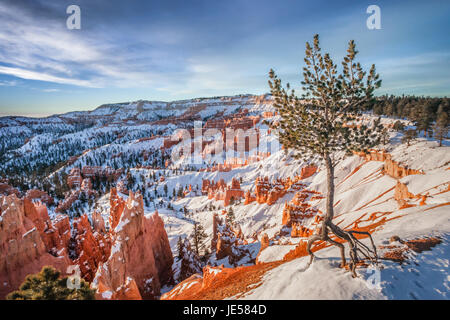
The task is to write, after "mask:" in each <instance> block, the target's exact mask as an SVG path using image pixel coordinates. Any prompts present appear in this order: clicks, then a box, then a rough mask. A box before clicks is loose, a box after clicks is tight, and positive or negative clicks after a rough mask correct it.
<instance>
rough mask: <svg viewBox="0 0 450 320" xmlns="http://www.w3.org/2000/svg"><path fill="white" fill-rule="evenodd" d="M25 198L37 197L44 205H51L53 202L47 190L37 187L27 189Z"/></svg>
mask: <svg viewBox="0 0 450 320" xmlns="http://www.w3.org/2000/svg"><path fill="white" fill-rule="evenodd" d="M25 198H27V199H28V200H36V199H38V200H40V201H41V202H43V203H45V204H46V205H52V204H53V203H54V199H53V198H52V197H50V196H49V195H48V193H47V192H45V191H42V190H39V189H32V190H28V191H27V193H26V194H25Z"/></svg>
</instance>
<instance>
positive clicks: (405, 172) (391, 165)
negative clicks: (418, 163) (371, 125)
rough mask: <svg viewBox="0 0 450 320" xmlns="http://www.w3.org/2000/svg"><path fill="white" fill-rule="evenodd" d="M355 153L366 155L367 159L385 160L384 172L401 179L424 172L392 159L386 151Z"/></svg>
mask: <svg viewBox="0 0 450 320" xmlns="http://www.w3.org/2000/svg"><path fill="white" fill-rule="evenodd" d="M355 154H357V155H359V156H363V157H365V158H366V160H367V161H383V162H384V172H385V173H386V174H388V175H390V176H391V177H393V178H396V179H401V178H403V177H406V176H409V175H412V174H423V172H422V171H420V170H415V169H411V168H408V167H405V166H403V165H401V164H400V163H398V162H396V161H394V160H392V157H391V155H390V154H389V153H386V152H385V151H377V150H369V152H368V153H361V152H359V153H355Z"/></svg>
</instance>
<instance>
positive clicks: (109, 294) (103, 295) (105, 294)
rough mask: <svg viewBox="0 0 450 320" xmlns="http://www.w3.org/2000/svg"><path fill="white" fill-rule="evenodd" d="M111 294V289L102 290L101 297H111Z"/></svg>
mask: <svg viewBox="0 0 450 320" xmlns="http://www.w3.org/2000/svg"><path fill="white" fill-rule="evenodd" d="M112 295H113V293H112V292H111V291H104V292H102V298H104V299H111V298H112Z"/></svg>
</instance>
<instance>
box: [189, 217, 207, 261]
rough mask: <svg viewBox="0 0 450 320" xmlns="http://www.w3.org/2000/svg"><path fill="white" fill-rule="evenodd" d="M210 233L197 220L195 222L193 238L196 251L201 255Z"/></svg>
mask: <svg viewBox="0 0 450 320" xmlns="http://www.w3.org/2000/svg"><path fill="white" fill-rule="evenodd" d="M207 237H208V235H207V234H206V232H205V229H204V228H203V226H202V225H201V224H200V223H198V222H197V221H196V222H194V229H193V230H192V234H191V239H192V245H193V247H194V250H195V253H196V254H197V255H198V256H200V251H201V250H203V248H204V247H205V243H204V241H205V239H206V238H207Z"/></svg>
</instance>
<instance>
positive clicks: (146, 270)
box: [93, 192, 173, 299]
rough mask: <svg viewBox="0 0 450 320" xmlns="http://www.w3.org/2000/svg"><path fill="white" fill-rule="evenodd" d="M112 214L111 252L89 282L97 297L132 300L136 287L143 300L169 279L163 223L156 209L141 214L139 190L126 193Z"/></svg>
mask: <svg viewBox="0 0 450 320" xmlns="http://www.w3.org/2000/svg"><path fill="white" fill-rule="evenodd" d="M115 201H117V199H116V200H115ZM119 209H120V207H119ZM112 210H118V207H115V208H114V209H113V208H112ZM115 214H116V215H118V216H120V218H119V220H118V222H117V224H116V226H115V227H114V229H111V230H110V233H111V237H112V248H111V253H110V256H109V258H108V260H107V261H106V262H105V263H104V264H102V265H101V266H100V267H99V269H98V270H97V273H96V276H95V279H94V282H93V287H95V288H97V298H99V299H136V298H138V294H137V292H136V290H135V289H136V287H137V289H138V290H139V291H138V292H139V295H140V296H141V297H142V298H143V299H153V298H155V297H157V296H159V295H160V289H161V286H162V285H164V284H167V283H171V282H172V281H173V280H172V263H173V257H172V252H171V249H170V245H169V240H168V237H167V233H166V231H165V229H164V223H163V221H162V219H161V218H160V217H159V215H158V212H155V213H153V214H151V215H149V216H145V215H144V204H143V199H142V196H141V195H140V194H139V193H137V194H133V193H132V192H130V195H129V197H128V199H127V201H126V202H125V203H124V206H123V210H122V212H120V210H119V211H117V212H115ZM124 287H129V288H130V290H124Z"/></svg>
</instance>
